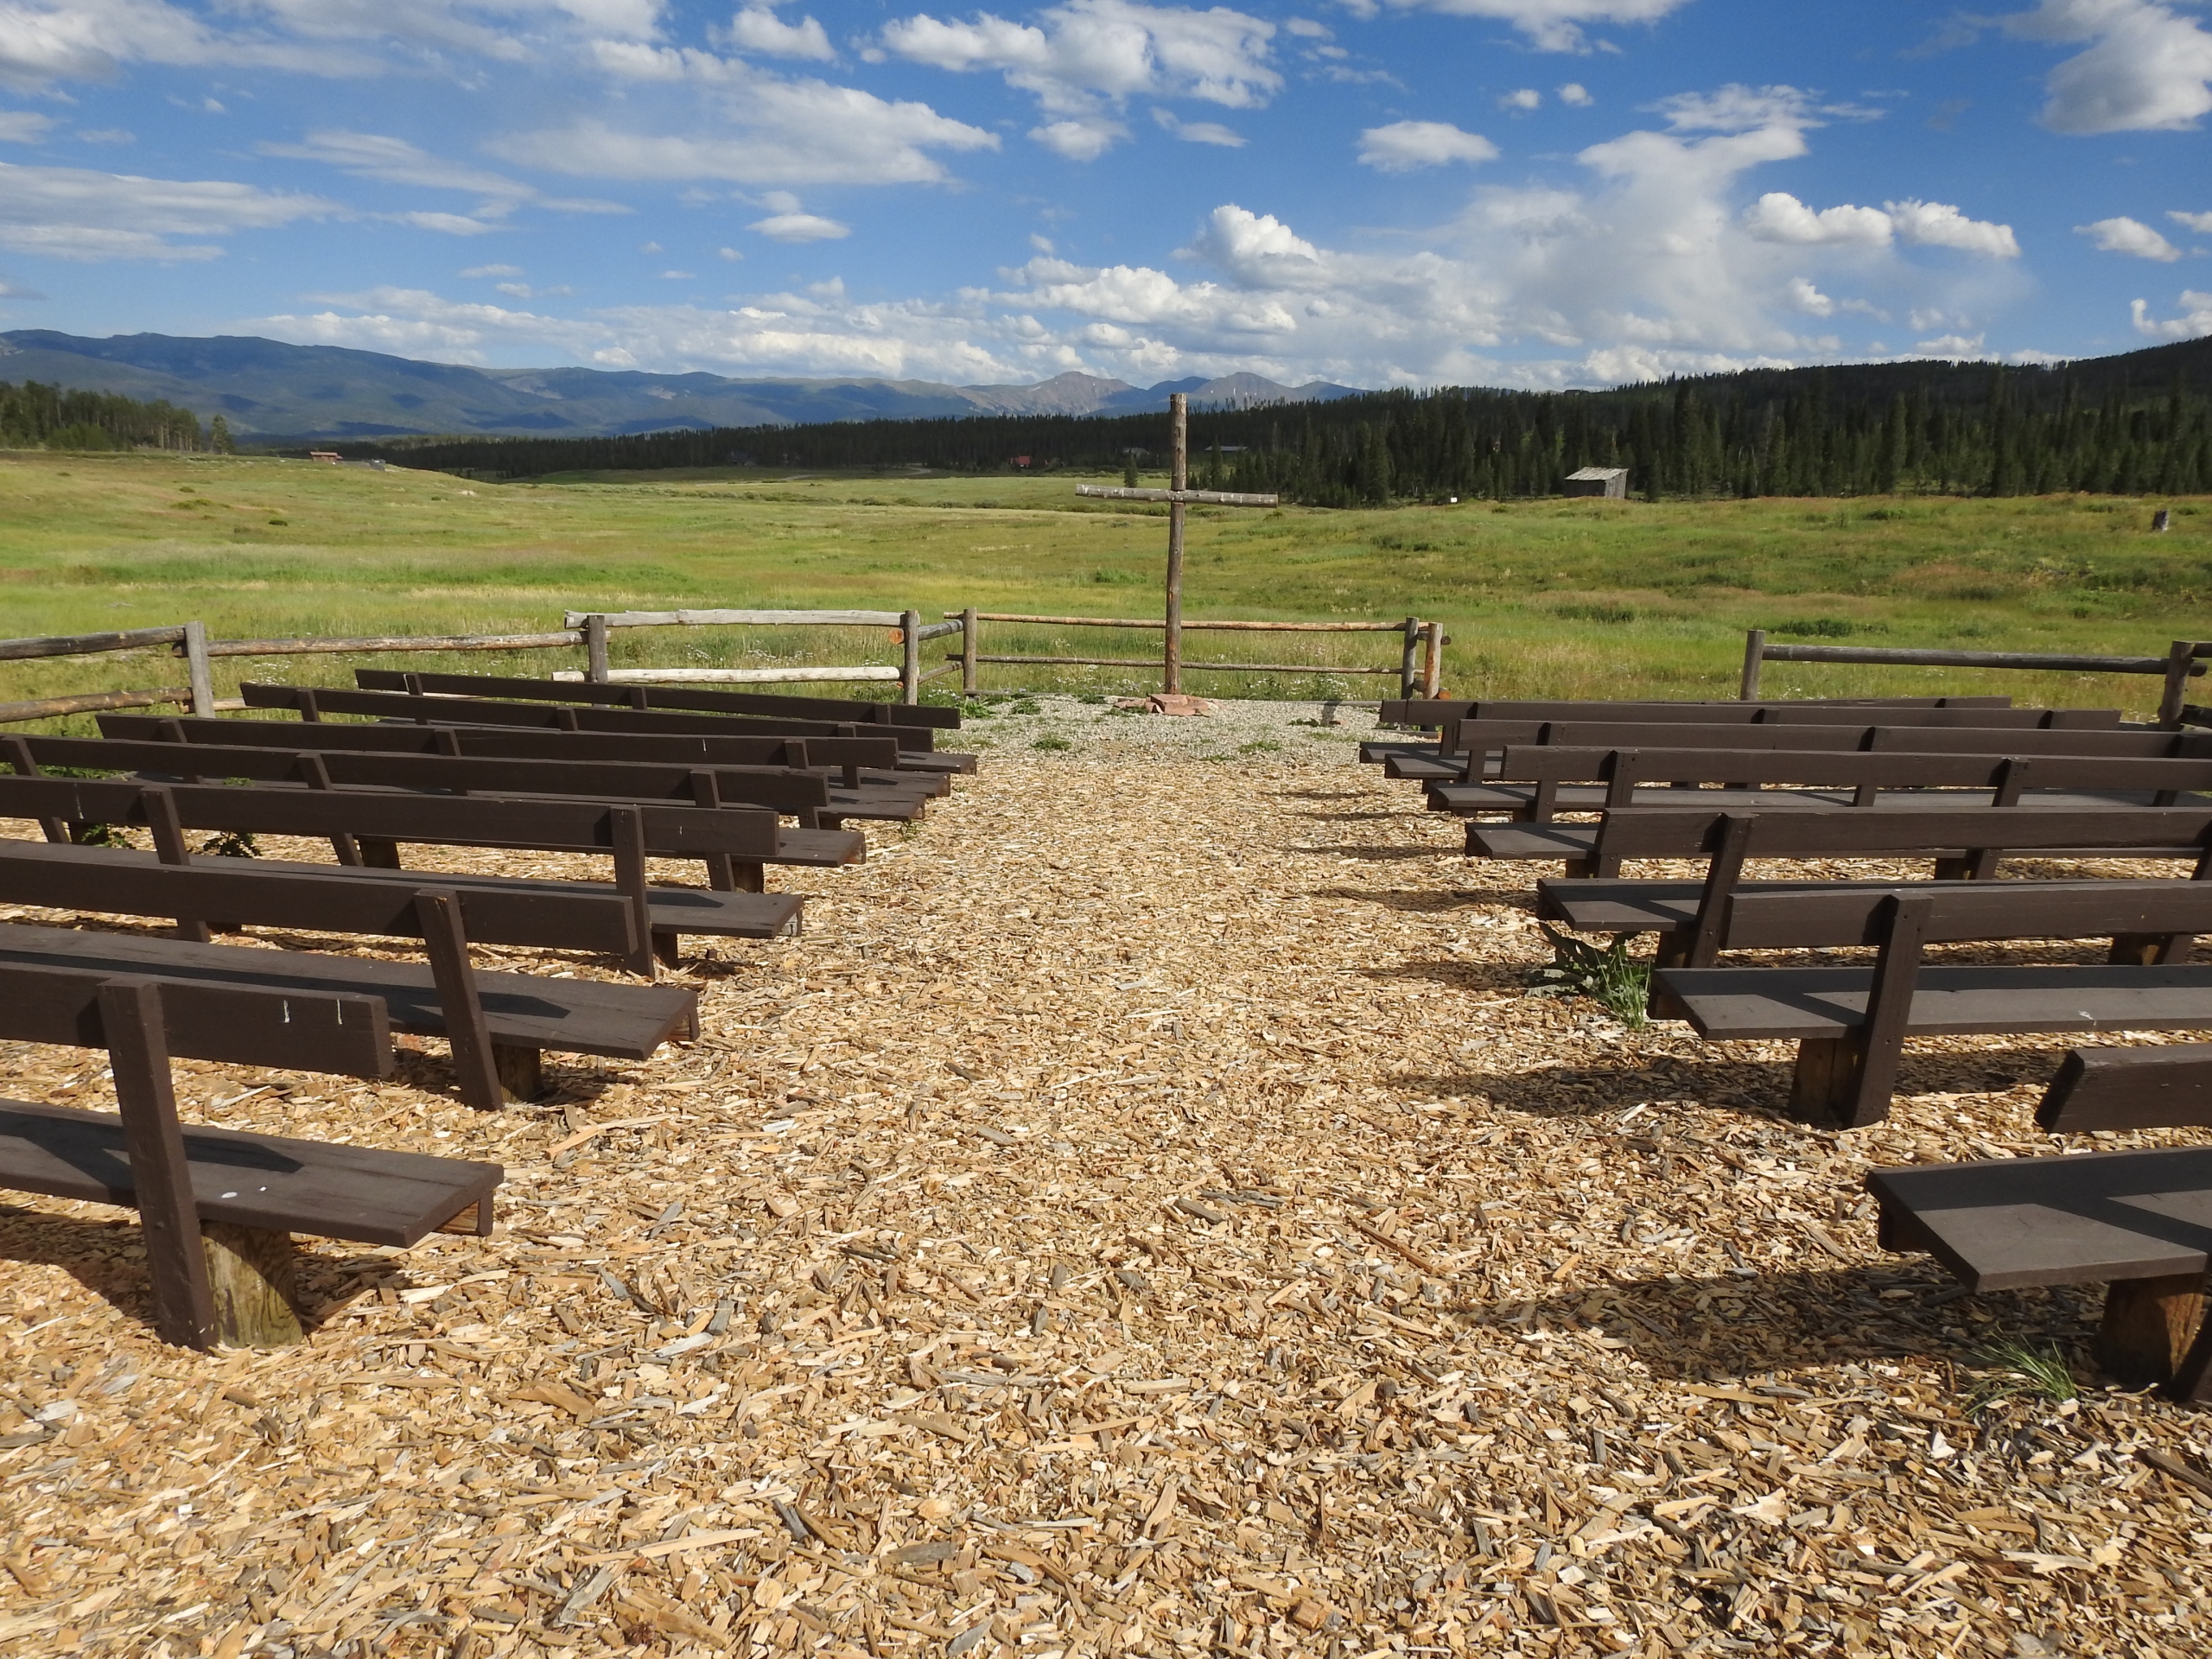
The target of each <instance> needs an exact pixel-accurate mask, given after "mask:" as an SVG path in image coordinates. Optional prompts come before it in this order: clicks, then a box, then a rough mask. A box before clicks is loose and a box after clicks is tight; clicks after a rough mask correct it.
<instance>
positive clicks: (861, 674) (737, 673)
mask: <svg viewBox="0 0 2212 1659" xmlns="http://www.w3.org/2000/svg"><path fill="white" fill-rule="evenodd" d="M553 677H554V678H555V679H556V680H573V681H575V682H576V683H584V682H585V681H586V679H587V676H585V675H584V674H582V673H581V672H579V671H577V670H575V669H573V668H564V669H559V670H556V671H555V673H554V675H553ZM897 678H899V670H898V669H897V668H895V667H894V666H893V665H892V664H889V663H861V664H855V665H854V666H852V667H850V668H610V669H608V670H607V672H606V673H604V674H602V675H601V676H600V677H598V678H597V679H596V680H594V681H592V682H591V683H594V684H598V685H776V684H779V683H782V682H784V681H785V680H791V681H798V680H855V681H859V680H895V679H897Z"/></svg>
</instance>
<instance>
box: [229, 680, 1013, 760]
mask: <svg viewBox="0 0 2212 1659" xmlns="http://www.w3.org/2000/svg"><path fill="white" fill-rule="evenodd" d="M238 696H239V698H240V700H241V701H243V702H245V705H246V706H247V707H248V708H250V709H291V710H292V711H293V712H294V713H296V714H297V715H299V716H300V718H301V719H302V721H308V722H315V721H321V720H324V719H325V718H327V717H328V716H329V715H367V716H369V717H370V718H372V719H375V720H397V721H410V722H412V723H414V724H416V725H420V726H506V727H513V728H522V729H524V730H537V731H555V732H613V733H628V734H637V735H639V736H642V737H664V736H677V737H686V736H689V737H723V736H756V737H757V736H770V737H860V736H864V735H868V736H877V737H884V736H887V737H889V738H891V739H892V740H893V742H895V743H896V744H897V745H898V747H899V770H901V771H902V772H903V771H907V770H913V771H920V772H973V771H975V770H976V757H975V756H974V755H972V754H957V753H948V754H939V753H936V752H935V749H934V746H933V742H932V740H933V738H934V736H935V730H934V728H931V727H926V726H875V727H869V728H862V727H861V726H859V725H857V724H855V723H854V722H852V721H840V722H831V721H818V720H777V719H769V718H765V717H758V716H753V715H737V714H690V713H684V712H682V711H679V710H676V709H629V708H600V707H594V706H590V705H583V706H579V705H577V704H574V703H538V702H502V701H500V700H499V699H497V698H491V697H446V696H409V695H407V694H406V693H405V692H402V691H353V690H345V689H343V688H338V689H332V688H329V687H323V686H302V685H267V684H263V683H258V682H256V681H251V680H249V681H247V682H245V683H243V684H241V685H240V686H239V687H238Z"/></svg>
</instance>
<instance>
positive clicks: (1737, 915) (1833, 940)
mask: <svg viewBox="0 0 2212 1659" xmlns="http://www.w3.org/2000/svg"><path fill="white" fill-rule="evenodd" d="M1898 891H1899V892H1903V893H1909V894H1910V896H1911V897H1913V898H1915V899H1926V900H1927V904H1926V906H1925V910H1924V913H1923V917H1922V919H1921V921H1920V937H1921V938H1922V940H1923V942H1924V943H1928V944H1956V943H1959V942H1961V941H1967V940H1982V939H1986V940H1999V939H2088V938H2107V937H2111V936H2113V935H2116V934H2162V935H2163V934H2175V933H2188V934H2195V933H2212V882H2205V881H2171V880H2169V881H2157V880H2152V881H1935V882H1926V883H1917V884H1915V885H1914V886H1913V887H1910V888H1904V889H1899V890H1898ZM1896 896H1897V894H1896V893H1889V892H1885V891H1883V890H1881V889H1879V888H1869V887H1831V888H1810V889H1803V890H1799V891H1796V892H1788V893H1771V892H1758V891H1756V890H1754V891H1751V892H1744V891H1740V890H1739V891H1738V892H1735V893H1731V894H1730V895H1729V898H1728V906H1727V914H1726V919H1725V921H1724V922H1723V924H1722V928H1721V948H1722V949H1724V950H1813V949H1817V948H1820V947H1822V946H1828V945H1840V944H1881V943H1883V941H1884V940H1885V938H1887V937H1888V932H1889V912H1890V910H1891V900H1892V899H1894V898H1895V897H1896Z"/></svg>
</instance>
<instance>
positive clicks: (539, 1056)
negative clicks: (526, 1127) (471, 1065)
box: [492, 1043, 545, 1100]
mask: <svg viewBox="0 0 2212 1659" xmlns="http://www.w3.org/2000/svg"><path fill="white" fill-rule="evenodd" d="M492 1065H493V1068H494V1069H495V1070H496V1071H498V1072H499V1087H500V1089H501V1090H504V1091H505V1094H506V1096H507V1098H508V1099H510V1100H536V1099H537V1097H538V1096H540V1095H542V1094H543V1093H544V1092H545V1056H544V1053H543V1052H542V1051H541V1050H538V1049H535V1048H522V1047H518V1046H516V1045H514V1044H512V1043H494V1044H493V1045H492Z"/></svg>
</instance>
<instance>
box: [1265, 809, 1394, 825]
mask: <svg viewBox="0 0 2212 1659" xmlns="http://www.w3.org/2000/svg"><path fill="white" fill-rule="evenodd" d="M1284 816H1285V817H1293V818H1304V819H1305V820H1306V822H1308V823H1395V822H1396V821H1397V820H1399V819H1400V818H1402V817H1406V816H1407V815H1406V814H1405V813H1404V812H1402V811H1392V810H1385V811H1380V812H1375V811H1369V812H1289V813H1286V814H1284Z"/></svg>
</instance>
